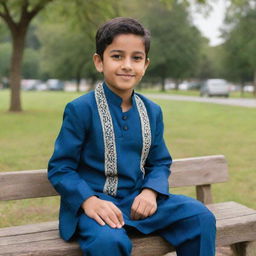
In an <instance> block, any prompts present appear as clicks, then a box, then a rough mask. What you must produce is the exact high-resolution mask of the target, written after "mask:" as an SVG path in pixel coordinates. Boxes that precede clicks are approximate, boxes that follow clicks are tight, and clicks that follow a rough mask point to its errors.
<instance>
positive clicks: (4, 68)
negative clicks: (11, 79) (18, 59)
mask: <svg viewBox="0 0 256 256" xmlns="http://www.w3.org/2000/svg"><path fill="white" fill-rule="evenodd" d="M0 56H1V58H0V81H1V78H2V77H8V74H9V65H8V64H9V62H10V56H11V44H10V43H8V42H6V43H1V44H0Z"/></svg>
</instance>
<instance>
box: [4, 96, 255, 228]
mask: <svg viewBox="0 0 256 256" xmlns="http://www.w3.org/2000/svg"><path fill="white" fill-rule="evenodd" d="M79 95H80V94H78V93H67V92H66V93H64V92H23V93H22V101H23V107H24V112H22V113H8V112H7V111H6V110H7V109H8V102H9V92H8V91H0V125H1V126H0V127H1V128H0V150H1V153H0V171H16V170H25V169H26V170H30V169H41V168H46V166H47V162H48V159H49V158H50V156H51V154H52V150H53V143H54V140H55V137H56V136H57V134H58V130H59V128H60V125H61V120H62V113H63V108H64V106H65V104H66V103H67V102H69V101H70V100H72V99H74V98H76V97H78V96H79ZM157 102H158V103H159V104H160V105H161V106H162V108H163V112H164V119H165V138H166V143H167V145H168V148H169V149H170V152H171V154H172V156H173V158H183V157H192V156H202V155H211V154H223V155H225V156H226V158H227V160H228V164H229V173H230V180H229V182H228V183H225V184H218V185H214V186H213V190H214V191H213V192H214V200H215V202H220V201H227V200H234V201H237V202H240V203H243V204H245V205H247V206H249V207H252V208H255V209H256V190H255V187H256V174H255V173H256V157H255V154H256V129H255V127H256V109H249V108H242V107H232V106H222V105H215V104H207V103H197V102H180V101H168V100H157ZM173 192H174V193H186V194H189V195H191V196H193V195H194V190H193V189H192V188H191V189H190V188H188V189H174V190H173ZM58 200H59V199H58V198H45V199H29V200H21V201H11V202H1V203H0V227H3V226H10V225H19V224H24V223H28V222H39V221H44V220H53V219H56V218H57V214H58Z"/></svg>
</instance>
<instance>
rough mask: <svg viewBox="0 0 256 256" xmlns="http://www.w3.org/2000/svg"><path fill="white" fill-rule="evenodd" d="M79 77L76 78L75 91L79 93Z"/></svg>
mask: <svg viewBox="0 0 256 256" xmlns="http://www.w3.org/2000/svg"><path fill="white" fill-rule="evenodd" d="M80 84H81V76H80V74H79V75H78V74H77V76H76V91H77V92H80Z"/></svg>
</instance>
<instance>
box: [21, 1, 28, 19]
mask: <svg viewBox="0 0 256 256" xmlns="http://www.w3.org/2000/svg"><path fill="white" fill-rule="evenodd" d="M28 6H29V3H28V0H24V1H23V4H22V6H21V16H20V20H22V19H23V18H24V17H26V16H27V14H28V10H27V9H28Z"/></svg>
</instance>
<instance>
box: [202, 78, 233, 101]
mask: <svg viewBox="0 0 256 256" xmlns="http://www.w3.org/2000/svg"><path fill="white" fill-rule="evenodd" d="M200 96H206V97H212V96H224V97H228V96H229V84H228V83H227V81H226V80H224V79H208V80H206V81H205V82H204V83H203V85H202V87H201V89H200Z"/></svg>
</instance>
